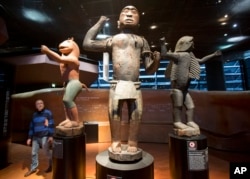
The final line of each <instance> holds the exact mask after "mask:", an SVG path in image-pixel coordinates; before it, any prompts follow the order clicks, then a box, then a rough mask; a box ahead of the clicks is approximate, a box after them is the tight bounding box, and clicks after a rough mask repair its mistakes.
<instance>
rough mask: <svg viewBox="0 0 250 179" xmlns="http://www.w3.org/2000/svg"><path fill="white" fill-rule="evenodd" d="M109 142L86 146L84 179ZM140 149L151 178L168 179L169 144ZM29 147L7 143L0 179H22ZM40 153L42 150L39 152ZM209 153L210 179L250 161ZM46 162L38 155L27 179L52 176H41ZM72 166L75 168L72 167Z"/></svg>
mask: <svg viewBox="0 0 250 179" xmlns="http://www.w3.org/2000/svg"><path fill="white" fill-rule="evenodd" d="M109 144H110V143H92V144H87V145H86V163H87V166H86V179H95V157H96V155H97V154H98V153H99V152H101V151H104V150H106V149H107V147H108V146H109ZM139 145H140V148H142V149H143V150H144V151H146V152H148V153H150V154H151V155H152V156H153V157H154V176H155V177H154V178H155V179H170V178H171V177H170V171H169V163H168V158H169V156H168V144H155V143H140V144H139ZM30 151H31V148H30V147H28V146H25V145H22V144H15V143H12V144H10V152H9V154H10V157H9V162H10V163H9V165H8V166H7V167H6V168H3V169H1V170H0V178H6V179H22V178H25V177H23V176H24V173H25V172H26V171H28V167H29V165H30ZM40 152H41V151H40ZM208 152H209V157H208V159H209V177H210V179H218V178H219V179H229V161H250V156H249V155H246V154H242V153H232V152H221V151H216V150H214V149H210V148H209V150H208ZM46 165H47V164H46V161H45V159H44V157H43V153H42V152H41V153H40V165H39V170H38V171H37V173H34V174H32V175H30V176H29V177H27V178H29V179H51V178H52V173H48V174H46V173H44V172H43V171H44V170H45V169H46V167H47V166H46ZM72 167H74V166H72Z"/></svg>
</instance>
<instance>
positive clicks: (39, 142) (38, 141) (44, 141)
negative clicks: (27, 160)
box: [30, 137, 52, 170]
mask: <svg viewBox="0 0 250 179" xmlns="http://www.w3.org/2000/svg"><path fill="white" fill-rule="evenodd" d="M40 146H41V147H42V150H43V152H44V154H45V156H46V157H47V159H48V163H49V166H51V165H52V155H51V152H50V150H49V143H48V137H33V139H32V152H31V155H32V156H31V160H32V161H31V166H30V170H34V169H36V168H37V167H38V165H39V161H38V152H39V148H40Z"/></svg>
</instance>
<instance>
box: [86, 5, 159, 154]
mask: <svg viewBox="0 0 250 179" xmlns="http://www.w3.org/2000/svg"><path fill="white" fill-rule="evenodd" d="M108 20H109V19H108V18H107V17H105V16H101V17H100V19H99V21H98V22H97V23H96V24H95V25H94V26H93V27H91V28H90V30H89V31H88V32H87V34H86V36H85V39H84V41H83V48H84V49H85V50H88V51H94V52H110V53H111V54H112V62H113V80H112V81H110V84H111V87H110V91H109V120H110V126H111V137H112V144H111V149H112V152H114V153H121V152H122V150H123V149H122V147H121V134H120V132H121V129H120V128H121V115H122V106H123V104H124V103H127V106H128V116H129V136H128V144H127V148H126V152H129V153H136V152H137V150H138V146H137V142H138V139H137V138H138V131H139V125H140V122H141V117H142V108H143V104H142V94H141V90H140V82H139V75H140V74H139V73H140V61H141V60H143V62H144V65H145V69H146V72H147V73H149V74H150V73H154V72H155V71H156V70H157V69H158V66H159V61H160V53H159V52H154V53H152V52H151V51H150V47H149V45H148V42H147V41H146V40H145V39H144V38H143V37H141V36H138V35H136V32H137V29H138V27H139V12H138V10H137V9H136V7H134V6H131V5H129V6H126V7H124V8H123V9H122V11H121V13H120V17H119V21H118V29H119V30H120V33H119V34H116V35H114V36H112V37H109V38H107V39H105V40H96V36H97V34H98V33H99V31H100V30H101V29H102V27H103V26H104V24H105V23H106V21H108Z"/></svg>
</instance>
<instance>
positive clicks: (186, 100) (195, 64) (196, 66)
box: [160, 36, 221, 136]
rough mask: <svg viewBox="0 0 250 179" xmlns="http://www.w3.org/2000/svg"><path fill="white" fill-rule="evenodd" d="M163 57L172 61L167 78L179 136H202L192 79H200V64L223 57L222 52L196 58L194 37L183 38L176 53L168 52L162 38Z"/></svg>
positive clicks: (175, 126) (167, 71) (176, 48)
mask: <svg viewBox="0 0 250 179" xmlns="http://www.w3.org/2000/svg"><path fill="white" fill-rule="evenodd" d="M160 41H161V56H162V57H163V58H166V59H168V60H170V63H169V65H168V67H167V69H166V73H165V75H166V78H170V80H171V99H172V105H173V120H174V122H173V125H174V130H175V132H176V134H177V135H179V136H194V135H199V134H200V128H199V126H198V125H197V124H196V123H195V122H194V120H193V118H194V116H193V115H194V107H195V106H194V103H193V100H192V98H191V96H190V94H189V93H188V88H189V85H190V81H191V79H192V78H194V79H199V78H200V64H201V63H204V62H206V61H207V60H209V59H211V58H213V57H215V56H219V55H221V52H220V51H216V52H214V53H213V54H210V55H207V56H205V57H203V58H202V59H198V58H196V57H195V56H194V54H193V52H192V50H193V48H194V42H193V37H191V36H184V37H181V38H180V39H179V40H178V42H177V44H176V46H175V52H167V48H166V46H165V38H161V40H160ZM183 106H184V107H185V108H186V124H185V123H183V122H182V121H183V120H182V108H183Z"/></svg>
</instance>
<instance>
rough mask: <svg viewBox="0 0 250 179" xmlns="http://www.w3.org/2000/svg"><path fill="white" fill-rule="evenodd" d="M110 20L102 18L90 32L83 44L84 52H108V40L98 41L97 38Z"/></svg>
mask: <svg viewBox="0 0 250 179" xmlns="http://www.w3.org/2000/svg"><path fill="white" fill-rule="evenodd" d="M108 20H109V18H107V17H105V16H101V17H100V19H99V20H98V21H97V23H96V24H95V25H94V26H92V27H91V28H90V29H89V30H88V32H87V33H86V35H85V38H84V40H83V43H82V46H83V49H84V50H87V51H93V52H104V51H106V46H107V40H96V36H97V34H98V33H99V32H100V30H101V29H102V28H103V26H104V24H105V22H106V21H108Z"/></svg>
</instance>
